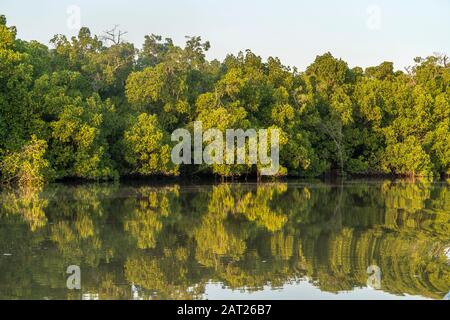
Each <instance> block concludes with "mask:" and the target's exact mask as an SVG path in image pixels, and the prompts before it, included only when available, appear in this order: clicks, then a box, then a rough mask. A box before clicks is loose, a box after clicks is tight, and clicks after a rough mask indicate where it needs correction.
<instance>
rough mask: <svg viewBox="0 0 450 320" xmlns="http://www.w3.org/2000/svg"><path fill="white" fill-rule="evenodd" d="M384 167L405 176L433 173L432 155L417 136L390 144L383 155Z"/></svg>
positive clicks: (387, 170) (390, 171)
mask: <svg viewBox="0 0 450 320" xmlns="http://www.w3.org/2000/svg"><path fill="white" fill-rule="evenodd" d="M382 167H383V169H384V170H385V171H386V172H387V173H395V174H399V175H405V176H412V177H414V176H429V175H432V164H431V161H430V156H429V155H428V154H427V153H426V152H425V151H424V150H423V149H422V147H421V145H420V142H419V141H418V140H417V138H416V137H413V136H411V137H408V138H406V140H405V141H404V142H400V143H396V144H393V145H388V146H387V148H386V151H385V153H384V155H383V160H382Z"/></svg>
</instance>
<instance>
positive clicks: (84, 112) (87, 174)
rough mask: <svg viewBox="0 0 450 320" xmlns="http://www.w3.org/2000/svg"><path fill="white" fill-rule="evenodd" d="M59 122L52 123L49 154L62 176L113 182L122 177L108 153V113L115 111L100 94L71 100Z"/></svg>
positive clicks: (59, 116)
mask: <svg viewBox="0 0 450 320" xmlns="http://www.w3.org/2000/svg"><path fill="white" fill-rule="evenodd" d="M68 102H69V103H68V104H66V105H65V106H64V108H63V110H62V112H61V113H60V114H59V115H58V120H56V121H53V122H51V123H50V128H51V130H52V133H51V146H52V149H51V151H50V153H49V157H50V159H52V162H53V165H54V166H55V168H56V169H57V173H58V177H77V178H85V179H95V180H99V179H113V178H117V177H118V173H117V171H116V170H115V169H114V164H113V161H112V160H111V159H110V157H109V154H108V148H109V146H108V143H107V139H106V135H107V132H106V130H105V129H106V128H104V127H103V125H104V121H105V118H106V117H108V116H109V114H108V113H111V112H114V108H113V107H112V106H111V105H110V104H109V103H108V102H102V101H101V100H100V98H99V97H98V95H97V96H96V95H94V96H92V97H90V98H87V99H86V100H82V99H81V98H79V97H77V98H69V99H68Z"/></svg>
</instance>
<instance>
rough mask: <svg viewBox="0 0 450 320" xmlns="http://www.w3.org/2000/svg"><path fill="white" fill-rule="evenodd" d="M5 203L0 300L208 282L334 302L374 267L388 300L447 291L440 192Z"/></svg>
mask: <svg viewBox="0 0 450 320" xmlns="http://www.w3.org/2000/svg"><path fill="white" fill-rule="evenodd" d="M1 201H2V203H1V207H0V298H1V299H44V298H48V299H80V298H81V297H82V294H84V295H85V296H87V295H89V294H90V295H91V296H92V295H94V296H96V295H98V297H99V298H100V299H130V298H145V299H148V298H152V299H201V298H204V297H205V296H204V294H205V288H206V285H207V284H208V283H211V282H214V283H221V284H223V285H224V286H225V287H227V288H231V289H239V290H244V291H247V292H250V291H258V290H263V289H264V290H267V287H269V288H281V287H282V286H283V285H284V284H287V283H295V282H296V281H298V280H299V279H307V280H308V281H309V282H310V283H312V284H313V285H314V286H316V287H318V288H320V290H322V291H326V292H333V293H339V292H342V291H349V290H353V289H354V288H358V287H366V286H367V283H368V276H369V275H368V274H367V268H368V267H369V266H377V267H379V269H380V270H381V280H380V283H379V288H378V289H379V290H383V291H385V292H389V293H391V294H396V295H402V294H409V295H419V296H422V297H428V298H435V299H441V298H442V297H444V296H445V295H446V294H447V293H448V291H449V290H450V262H449V260H448V257H447V256H446V255H445V252H446V250H448V248H450V186H449V185H448V184H447V183H441V184H437V183H430V182H426V181H416V182H408V181H396V182H392V181H381V182H346V183H341V184H339V183H338V184H325V183H296V184H294V183H269V184H220V185H212V186H208V185H207V186H180V185H169V186H148V185H145V186H130V185H118V184H96V185H64V184H56V185H51V186H48V187H46V188H45V189H43V190H22V191H18V190H11V189H6V190H3V191H2V192H1ZM69 265H79V266H80V267H81V270H82V280H81V283H82V290H80V291H76V290H75V291H71V290H68V289H67V288H66V279H67V277H68V274H66V268H67V267H68V266H69Z"/></svg>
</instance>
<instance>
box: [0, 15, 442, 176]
mask: <svg viewBox="0 0 450 320" xmlns="http://www.w3.org/2000/svg"><path fill="white" fill-rule="evenodd" d="M120 34H121V33H119V31H118V30H117V32H115V30H112V32H109V34H108V35H105V36H101V35H100V36H96V35H92V34H91V32H90V31H89V29H87V28H82V29H80V31H79V34H78V36H77V37H72V38H71V39H68V38H67V37H66V36H64V35H56V36H54V37H53V38H52V39H51V41H50V42H51V48H49V47H47V46H45V45H43V44H41V43H39V42H36V41H23V40H20V39H18V38H17V37H16V28H15V27H11V26H8V25H7V22H6V18H5V17H4V16H0V163H1V167H0V168H1V178H2V181H4V182H6V183H8V182H15V183H19V184H20V185H39V184H43V183H44V182H46V181H50V180H54V179H63V178H81V179H90V180H110V179H118V178H119V177H123V176H133V175H134V176H156V175H158V176H161V175H162V176H178V175H200V174H201V175H214V176H221V177H239V176H244V175H254V174H255V173H256V172H257V171H258V170H259V168H258V166H255V165H196V166H194V165H182V166H178V165H174V164H173V163H172V162H171V159H170V150H171V148H172V144H173V142H171V139H170V135H171V133H172V132H173V131H174V130H175V129H178V128H187V129H189V130H192V123H193V122H194V121H202V122H203V127H204V128H205V129H208V128H218V129H221V130H224V129H226V128H243V129H247V128H278V129H279V130H280V132H281V138H280V144H281V147H280V148H281V149H280V164H281V165H282V169H281V170H280V172H279V174H280V175H290V176H309V177H311V176H320V175H323V174H327V173H339V174H366V175H372V174H393V175H404V176H406V175H407V176H428V177H430V176H434V177H438V176H440V175H443V174H444V175H445V174H447V175H448V174H450V85H449V84H450V66H449V65H448V64H447V58H446V56H445V55H435V56H430V57H427V58H420V57H418V58H416V59H415V61H414V64H413V65H412V66H411V67H410V68H406V69H405V71H395V70H394V68H393V63H391V62H383V63H381V64H380V65H379V66H374V67H369V68H366V69H365V70H363V69H362V68H360V67H354V68H349V66H348V65H347V63H346V62H344V61H342V60H341V59H337V58H335V57H333V56H332V54H330V53H325V54H323V55H321V56H318V57H317V58H316V59H315V61H314V62H313V63H312V64H311V65H310V66H308V67H307V68H306V70H305V71H299V70H297V69H296V68H291V67H287V66H284V65H283V64H282V63H281V62H280V60H279V59H277V58H273V57H270V58H268V59H267V61H263V60H262V59H261V58H260V57H259V56H257V55H256V54H254V53H253V52H251V51H250V50H247V51H245V52H240V53H238V54H237V55H232V54H230V55H228V56H227V57H226V58H225V59H224V61H217V60H212V61H208V60H207V59H206V58H205V53H206V51H207V50H208V49H209V47H210V44H209V42H203V41H202V39H201V38H200V37H188V38H187V41H186V44H185V46H184V47H180V46H177V45H175V44H174V43H173V41H172V40H171V39H169V38H166V39H163V38H162V37H161V36H158V35H154V34H152V35H148V36H146V37H145V41H144V44H143V46H142V48H141V49H138V48H136V47H135V46H134V45H133V44H132V43H129V42H127V41H124V40H123V39H121V38H120V37H119V35H120ZM305 45H307V44H305Z"/></svg>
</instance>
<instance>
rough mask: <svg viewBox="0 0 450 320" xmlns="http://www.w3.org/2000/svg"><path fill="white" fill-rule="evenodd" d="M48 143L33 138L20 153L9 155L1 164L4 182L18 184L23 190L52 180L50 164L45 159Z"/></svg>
mask: <svg viewBox="0 0 450 320" xmlns="http://www.w3.org/2000/svg"><path fill="white" fill-rule="evenodd" d="M46 150H47V143H46V142H45V141H44V140H38V139H37V138H36V136H35V135H33V136H32V137H31V140H30V141H28V142H27V143H26V144H25V145H24V146H23V147H22V148H21V149H20V150H19V151H17V152H12V153H9V154H8V155H7V156H6V157H5V158H4V159H3V161H2V162H1V172H2V180H3V181H4V182H8V183H9V182H17V184H18V185H19V186H20V187H22V188H30V187H39V186H42V185H43V184H44V182H46V181H47V180H49V179H51V169H50V164H49V162H48V161H47V160H46V159H45V158H44V155H45V152H46Z"/></svg>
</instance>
